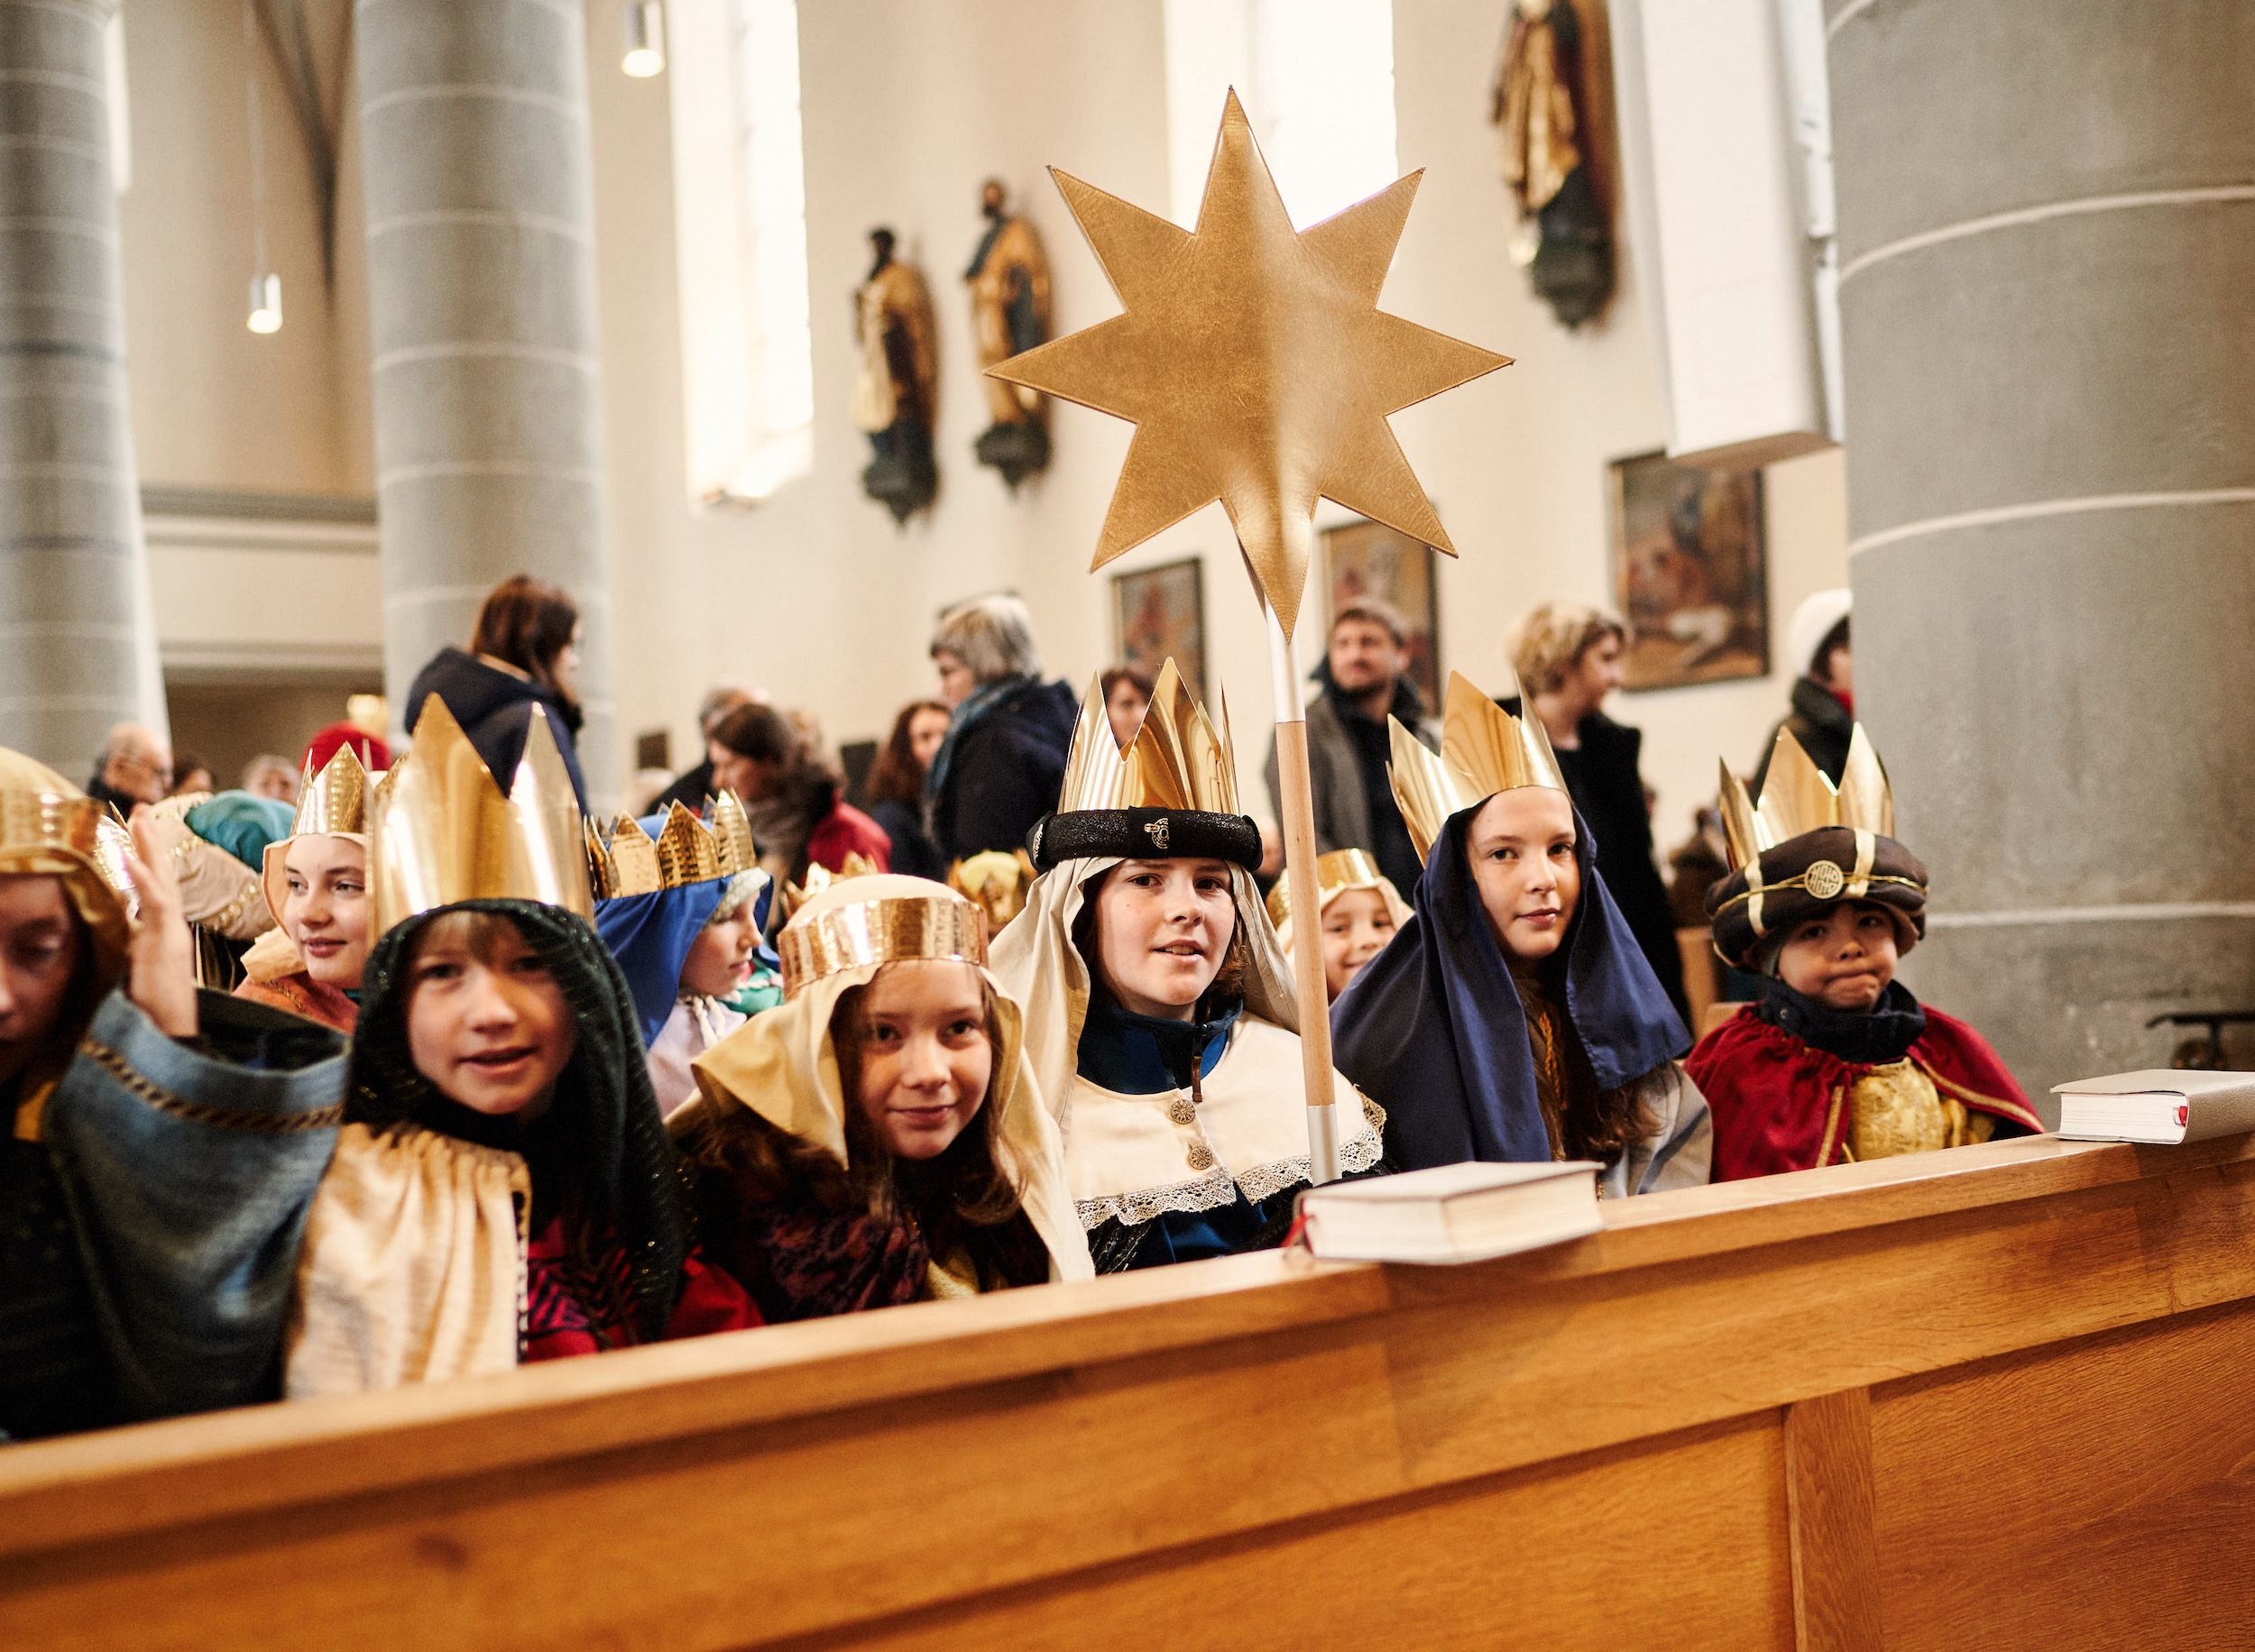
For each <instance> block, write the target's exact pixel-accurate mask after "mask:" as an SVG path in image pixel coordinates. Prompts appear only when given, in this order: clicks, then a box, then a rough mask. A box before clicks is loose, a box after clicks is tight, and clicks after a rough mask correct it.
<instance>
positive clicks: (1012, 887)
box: [947, 849, 1038, 929]
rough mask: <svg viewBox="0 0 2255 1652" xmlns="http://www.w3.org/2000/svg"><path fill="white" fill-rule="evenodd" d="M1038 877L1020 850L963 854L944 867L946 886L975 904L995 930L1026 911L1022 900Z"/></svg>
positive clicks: (1032, 860)
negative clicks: (951, 864) (952, 863)
mask: <svg viewBox="0 0 2255 1652" xmlns="http://www.w3.org/2000/svg"><path fill="white" fill-rule="evenodd" d="M1035 876H1038V874H1037V873H1035V870H1034V858H1033V857H1032V856H1031V855H1029V854H1027V853H1026V851H1025V850H1024V849H1011V850H1010V851H1009V852H1008V853H1007V854H1006V853H1004V852H1003V851H1002V850H1001V849H984V850H981V851H980V853H978V854H976V855H966V856H964V857H963V858H962V859H961V860H958V861H957V862H956V863H955V864H954V865H953V866H951V867H948V868H947V886H948V887H949V888H951V889H953V890H954V891H955V893H956V894H958V895H962V896H963V897H964V898H965V899H966V900H971V901H975V902H977V903H978V904H979V909H980V911H981V912H983V913H986V914H987V922H989V924H991V925H992V926H993V927H994V928H996V929H1000V928H1001V927H1002V926H1003V925H1004V924H1006V923H1008V922H1010V920H1011V919H1013V918H1015V917H1017V915H1018V913H1022V912H1024V911H1025V910H1026V895H1027V894H1028V892H1030V891H1031V890H1032V888H1033V887H1034V879H1035Z"/></svg>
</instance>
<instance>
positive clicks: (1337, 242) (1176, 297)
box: [987, 91, 1511, 637]
mask: <svg viewBox="0 0 2255 1652" xmlns="http://www.w3.org/2000/svg"><path fill="white" fill-rule="evenodd" d="M1050 175H1051V176H1052V177H1053V178H1054V179H1056V180H1057V188H1058V189H1059V190H1060V191H1061V192H1062V193H1063V196H1064V197H1065V202H1066V205H1068V206H1071V207H1072V216H1074V217H1075V218H1077V219H1078V220H1079V221H1080V225H1081V232H1082V233H1083V234H1086V235H1087V236H1088V238H1089V243H1090V245H1091V247H1093V248H1094V249H1095V252H1096V256H1097V258H1098V260H1099V262H1101V263H1102V264H1103V266H1104V273H1105V274H1106V275H1107V276H1108V277H1109V278H1110V280H1111V283H1112V289H1113V291H1115V292H1116V293H1118V296H1119V301H1120V303H1121V305H1122V306H1124V307H1125V308H1126V311H1127V313H1126V314H1125V315H1122V316H1117V317H1113V318H1112V319H1111V320H1109V321H1104V322H1099V323H1098V324H1097V325H1096V326H1092V327H1086V328H1083V329H1082V330H1081V331H1080V332H1078V333H1074V334H1072V335H1069V336H1067V337H1064V338H1061V339H1057V340H1055V341H1054V343H1051V344H1043V345H1041V346H1039V347H1038V348H1036V349H1033V350H1029V351H1027V352H1026V353H1025V354H1023V355H1018V356H1013V357H1012V358H1011V359H1010V360H1008V361H1007V362H1003V363H999V364H998V365H996V366H994V367H990V368H989V369H988V370H987V371H988V372H989V375H991V376H992V377H994V378H998V379H1001V380H1005V381H1008V382H1009V383H1012V384H1022V385H1025V386H1026V387H1027V388H1028V389H1031V390H1045V391H1046V392H1048V393H1049V394H1050V395H1053V396H1059V397H1063V399H1065V400H1067V401H1077V402H1080V403H1081V405H1082V406H1084V407H1091V408H1096V409H1097V410H1098V411H1100V412H1104V413H1110V414H1113V415H1115V416H1117V417H1118V418H1125V419H1130V420H1132V421H1134V424H1135V427H1136V435H1135V440H1134V441H1133V442H1132V443H1131V444H1130V445H1129V446H1128V461H1127V463H1125V464H1124V465H1122V466H1121V467H1120V473H1119V484H1118V487H1117V488H1116V489H1115V490H1114V491H1113V493H1112V504H1111V509H1110V510H1109V512H1108V513H1107V514H1106V516H1105V519H1104V531H1103V534H1102V537H1100V539H1099V540H1098V542H1097V546H1096V560H1095V561H1094V563H1092V564H1091V570H1093V569H1095V568H1100V567H1102V566H1103V565H1104V564H1106V563H1108V562H1109V561H1111V560H1112V559H1113V558H1114V557H1115V556H1118V555H1121V554H1122V553H1123V552H1126V551H1128V550H1131V549H1133V548H1134V547H1135V546H1138V545H1140V544H1142V543H1143V542H1144V541H1145V540H1146V539H1148V538H1150V537H1152V536H1153V535H1154V534H1155V533H1158V532H1160V531H1161V530H1162V529H1164V528H1170V527H1172V526H1173V525H1174V524H1175V523H1176V522H1179V521H1181V520H1182V519H1183V518H1184V517H1186V516H1189V515H1190V514H1191V513H1192V511H1195V510H1201V509H1204V508H1205V507H1206V506H1208V505H1210V504H1211V503H1212V502H1213V501H1214V500H1220V501H1221V503H1222V506H1223V508H1224V509H1227V510H1228V511H1229V521H1230V524H1231V525H1232V526H1233V527H1234V528H1236V529H1237V535H1238V543H1239V544H1240V545H1242V546H1244V547H1245V554H1246V557H1247V561H1248V562H1249V563H1250V564H1251V565H1252V573H1253V577H1254V580H1255V582H1256V583H1257V584H1258V586H1259V587H1260V591H1261V595H1262V597H1263V599H1264V600H1265V601H1266V602H1267V603H1268V605H1269V607H1270V608H1272V609H1273V610H1275V614H1276V618H1277V620H1278V621H1279V623H1280V624H1281V625H1282V626H1283V628H1284V635H1285V636H1287V637H1289V636H1291V634H1292V632H1293V627H1294V625H1295V624H1296V622H1297V620H1298V619H1299V610H1300V594H1301V591H1302V587H1303V586H1304V585H1305V583H1306V581H1307V571H1308V553H1309V548H1310V546H1311V543H1312V539H1313V537H1314V519H1315V501H1316V500H1317V499H1318V498H1319V497H1321V498H1324V499H1329V500H1336V501H1337V502H1338V503H1339V504H1341V505H1344V506H1346V507H1347V509H1349V510H1354V511H1358V512H1359V513H1361V514H1362V515H1364V516H1366V517H1368V518H1370V519H1373V520H1374V521H1379V522H1384V523H1385V524H1386V525H1387V526H1388V527H1390V528H1398V529H1399V530H1400V531H1401V532H1403V533H1405V534H1407V535H1409V536H1410V537H1413V538H1415V539H1422V541H1424V542H1425V543H1426V544H1427V545H1431V546H1435V547H1436V548H1438V549H1440V550H1443V551H1446V552H1447V553H1448V554H1449V555H1451V556H1453V555H1456V547H1455V546H1452V545H1450V543H1449V536H1448V533H1447V531H1446V530H1445V529H1443V528H1442V527H1441V526H1440V518H1439V517H1437V516H1436V515H1434V513H1433V508H1432V501H1431V500H1428V499H1427V498H1426V497H1425V490H1424V489H1423V488H1422V487H1421V486H1420V485H1419V484H1418V481H1417V477H1416V475H1415V474H1414V473H1413V472H1412V471H1411V469H1410V465H1409V460H1408V459H1407V458H1406V457H1404V454H1403V453H1402V447H1401V444H1400V443H1399V442H1397V441H1395V440H1394V431H1393V427H1391V426H1389V425H1388V424H1387V423H1386V416H1387V415H1388V414H1390V413H1398V412H1399V411H1401V410H1402V409H1403V408H1406V407H1411V406H1413V405H1414V404H1415V403H1417V402H1420V401H1422V400H1424V399H1425V398H1427V397H1428V396H1437V395H1439V394H1440V392H1441V391H1442V390H1453V389H1454V388H1455V387H1456V386H1458V385H1459V384H1462V383H1464V382H1466V381H1468V380H1471V379H1477V378H1478V377H1479V376H1480V375H1481V374H1482V373H1486V372H1494V371H1495V370H1496V368H1498V367H1507V366H1509V365H1510V364H1511V358H1510V357H1509V356H1503V355H1497V354H1496V353H1494V352H1493V351H1488V350H1483V349H1480V348H1479V347H1478V346H1477V345H1476V344H1465V343H1463V342H1462V341H1460V340H1458V339H1453V338H1450V337H1449V336H1447V335H1445V334H1440V333H1436V332H1434V331H1432V330H1431V328H1429V327H1421V326H1416V325H1415V324H1414V323H1412V322H1407V321H1404V320H1403V319H1402V318H1401V317H1398V316H1389V315H1386V314H1385V312H1383V311H1382V310H1380V309H1379V308H1378V290H1379V289H1380V288H1381V287H1383V286H1384V285H1385V274H1386V268H1387V266H1388V265H1389V264H1391V263H1392V262H1393V260H1394V246H1395V245H1396V243H1399V242H1400V240H1401V238H1402V226H1403V224H1404V221H1405V220H1406V219H1407V218H1408V216H1409V208H1410V202H1411V200H1412V199H1413V197H1415V196H1416V194H1417V180H1418V179H1419V178H1421V177H1422V175H1423V174H1422V172H1413V173H1411V174H1410V175H1409V176H1408V177H1406V178H1404V179H1398V180H1397V181H1395V182H1394V183H1393V184H1392V185H1390V186H1388V187H1387V188H1385V189H1383V190H1381V191H1380V192H1379V193H1378V194H1376V195H1374V196H1372V197H1370V198H1369V199H1368V200H1367V201H1363V202H1361V203H1359V204H1358V205H1356V206H1349V207H1348V209H1347V210H1346V211H1344V212H1342V213H1339V215H1338V216H1335V217H1330V218H1326V219H1325V220H1324V221H1323V222H1322V223H1321V224H1318V225H1314V226H1313V227H1312V228H1310V229H1307V230H1304V231H1294V230H1293V227H1292V219H1291V217H1290V216H1288V215H1287V214H1286V213H1285V211H1284V197H1282V196H1280V195H1278V194H1277V193H1276V183H1275V179H1273V178H1272V177H1270V176H1269V171H1268V164H1267V162H1266V161H1264V160H1263V159H1262V158H1261V152H1260V149H1259V147H1258V145H1256V143H1255V142H1254V141H1253V129H1252V126H1251V125H1250V124H1249V123H1247V120H1246V118H1245V110H1244V108H1243V107H1242V106H1240V105H1239V104H1238V97H1237V94H1236V93H1235V92H1234V91H1233V92H1231V93H1230V94H1229V103H1228V104H1227V106H1225V107H1224V108H1223V110H1222V115H1221V135H1220V138H1219V139H1218V140H1217V141H1216V142H1215V144H1214V157H1213V164H1212V165H1211V167H1210V169H1209V170H1208V171H1207V173H1206V193H1205V197H1204V198H1203V199H1202V200H1201V202H1200V203H1199V207H1198V228H1197V229H1196V230H1195V231H1194V232H1185V231H1183V230H1182V229H1179V228H1177V227H1176V226H1175V225H1173V224H1171V223H1169V222H1168V221H1167V220H1166V219H1164V218H1161V217H1156V216H1153V215H1152V214H1150V213H1147V212H1145V211H1144V210H1143V209H1142V208H1141V207H1138V206H1129V205H1128V203H1127V202H1126V201H1123V200H1121V199H1120V198H1119V197H1117V196H1112V195H1107V194H1105V193H1104V192H1103V191H1102V190H1101V189H1097V188H1091V187H1090V186H1089V185H1087V184H1084V183H1082V182H1081V180H1080V179H1077V178H1072V177H1070V176H1068V175H1067V174H1065V173H1063V172H1060V171H1058V170H1056V169H1055V168H1054V167H1053V168H1052V169H1050Z"/></svg>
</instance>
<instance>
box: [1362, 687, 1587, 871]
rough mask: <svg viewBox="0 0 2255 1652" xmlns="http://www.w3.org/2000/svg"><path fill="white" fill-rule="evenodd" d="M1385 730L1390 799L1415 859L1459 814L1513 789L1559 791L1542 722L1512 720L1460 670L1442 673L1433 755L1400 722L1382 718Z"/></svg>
mask: <svg viewBox="0 0 2255 1652" xmlns="http://www.w3.org/2000/svg"><path fill="white" fill-rule="evenodd" d="M1386 726H1387V731H1388V739H1389V740H1390V742H1391V745H1392V748H1393V750H1392V754H1391V755H1392V757H1393V761H1392V762H1391V763H1390V764H1389V765H1388V767H1387V772H1388V774H1389V776H1391V778H1392V780H1393V782H1394V802H1395V803H1398V804H1400V805H1401V810H1402V819H1403V820H1404V821H1405V822H1407V823H1408V826H1409V830H1410V839H1411V840H1412V841H1413V842H1414V843H1415V844H1416V845H1417V858H1419V859H1420V860H1422V859H1423V858H1425V857H1426V856H1427V855H1429V854H1431V852H1432V847H1433V842H1434V840H1436V839H1437V838H1439V837H1440V829H1441V827H1443V826H1444V825H1446V824H1447V823H1448V821H1449V817H1450V815H1452V814H1455V813H1457V812H1459V810H1464V809H1469V808H1470V807H1471V806H1472V805H1473V804H1475V803H1485V802H1486V800H1487V799H1489V798H1491V797H1493V796H1495V795H1496V793H1498V792H1514V791H1517V790H1518V789H1519V788H1520V787H1521V786H1530V785H1539V786H1547V787H1549V788H1550V789H1551V791H1553V792H1563V791H1565V790H1566V789H1567V785H1566V776H1564V775H1563V774H1562V773H1560V770H1559V766H1558V757H1557V756H1556V754H1554V753H1553V752H1552V751H1551V737H1550V735H1549V733H1548V732H1546V731H1545V730H1544V729H1543V727H1542V719H1541V718H1540V717H1537V716H1536V715H1534V713H1533V712H1532V711H1528V712H1526V713H1525V714H1524V715H1523V716H1519V717H1514V716H1513V715H1512V714H1511V713H1510V712H1509V711H1505V710H1504V708H1503V707H1502V706H1500V705H1497V704H1496V702H1495V701H1493V700H1491V699H1489V698H1488V697H1487V695H1486V694H1484V693H1481V692H1480V691H1479V689H1478V688H1477V687H1475V686H1474V685H1473V684H1472V681H1471V679H1470V678H1468V677H1467V676H1466V675H1464V674H1463V673H1462V672H1458V671H1452V672H1450V674H1449V708H1448V711H1447V713H1446V714H1445V715H1444V716H1443V717H1442V719H1441V724H1440V750H1439V751H1438V752H1434V751H1431V750H1429V749H1427V748H1426V747H1425V745H1424V744H1423V743H1422V741H1420V740H1419V739H1418V738H1417V737H1416V736H1415V735H1414V734H1412V733H1411V732H1410V731H1409V730H1407V729H1405V728H1404V727H1403V726H1402V722H1401V720H1400V719H1398V718H1394V717H1389V718H1387V719H1386Z"/></svg>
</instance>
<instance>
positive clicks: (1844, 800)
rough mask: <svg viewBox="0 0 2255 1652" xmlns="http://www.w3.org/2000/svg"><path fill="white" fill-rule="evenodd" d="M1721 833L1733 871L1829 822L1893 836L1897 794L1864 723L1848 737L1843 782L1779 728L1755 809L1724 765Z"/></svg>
mask: <svg viewBox="0 0 2255 1652" xmlns="http://www.w3.org/2000/svg"><path fill="white" fill-rule="evenodd" d="M1722 803H1723V835H1724V836H1725V837H1726V839H1728V840H1729V843H1730V865H1731V869H1732V870H1733V871H1736V870H1737V869H1738V868H1739V867H1743V866H1744V865H1746V864H1747V863H1748V862H1750V861H1754V860H1759V859H1760V858H1762V856H1763V853H1764V851H1766V850H1769V849H1775V848H1776V847H1777V846H1778V845H1779V844H1781V843H1783V842H1785V841H1786V840H1789V839H1791V838H1798V837H1799V836H1800V835H1801V833H1803V832H1805V831H1818V829H1819V828H1821V827H1826V826H1845V827H1847V828H1848V829H1849V830H1850V831H1868V832H1871V833H1873V835H1875V836H1877V837H1882V838H1891V837H1893V836H1894V835H1895V794H1894V791H1893V789H1892V788H1891V787H1890V786H1889V785H1888V784H1887V770H1886V769H1885V768H1884V767H1883V766H1882V765H1881V763H1880V760H1879V751H1878V748H1876V747H1874V746H1873V744H1872V737H1871V736H1870V735H1868V734H1866V733H1864V725H1863V724H1862V723H1858V724H1856V725H1855V733H1854V734H1853V735H1852V736H1850V737H1849V739H1848V760H1847V762H1846V763H1845V765H1844V766H1842V768H1841V770H1840V784H1839V785H1833V784H1832V782H1831V781H1829V780H1827V779H1826V778H1825V772H1824V770H1822V769H1820V768H1818V766H1816V764H1815V763H1813V762H1811V761H1810V760H1809V754H1808V753H1807V752H1805V751H1803V750H1802V749H1801V743H1800V742H1799V740H1797V739H1794V738H1793V731H1792V730H1790V729H1780V730H1778V733H1777V744H1776V745H1775V746H1773V747H1772V748H1770V769H1769V773H1768V774H1766V775H1764V776H1763V780H1762V802H1761V804H1760V806H1759V807H1757V806H1756V805H1755V804H1754V803H1753V800H1752V799H1751V798H1749V797H1748V796H1747V795H1746V786H1745V783H1744V781H1742V780H1740V779H1739V778H1738V776H1735V775H1734V774H1732V773H1731V772H1730V765H1729V764H1727V763H1726V764H1724V765H1723V797H1722Z"/></svg>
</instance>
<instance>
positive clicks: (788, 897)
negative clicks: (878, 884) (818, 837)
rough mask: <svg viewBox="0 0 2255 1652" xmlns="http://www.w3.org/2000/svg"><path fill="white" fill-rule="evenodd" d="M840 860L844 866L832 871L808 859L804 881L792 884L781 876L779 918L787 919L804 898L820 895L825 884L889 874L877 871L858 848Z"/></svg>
mask: <svg viewBox="0 0 2255 1652" xmlns="http://www.w3.org/2000/svg"><path fill="white" fill-rule="evenodd" d="M840 864H841V865H842V867H843V868H844V869H843V870H842V871H839V872H833V871H832V870H831V869H830V868H829V867H826V866H824V865H823V863H822V862H821V861H819V860H814V861H809V862H808V863H807V866H806V881H805V883H803V884H795V883H793V882H791V880H790V879H789V878H785V879H784V880H783V921H784V922H790V920H791V914H792V913H795V912H796V911H797V910H798V909H799V908H800V907H802V906H804V905H805V904H806V903H807V902H809V901H811V900H813V899H814V898H815V896H816V895H820V894H821V893H822V892H823V891H824V890H825V889H827V888H829V887H830V886H831V885H833V884H842V883H843V882H844V881H845V880H846V879H847V878H849V877H885V876H890V874H888V873H884V872H879V870H878V869H877V862H875V861H874V860H871V859H870V858H869V857H868V856H867V855H864V854H862V853H861V851H860V850H858V849H856V850H852V851H851V852H849V853H848V854H847V856H846V858H845V859H844V860H843V861H842V862H841V863H840Z"/></svg>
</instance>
